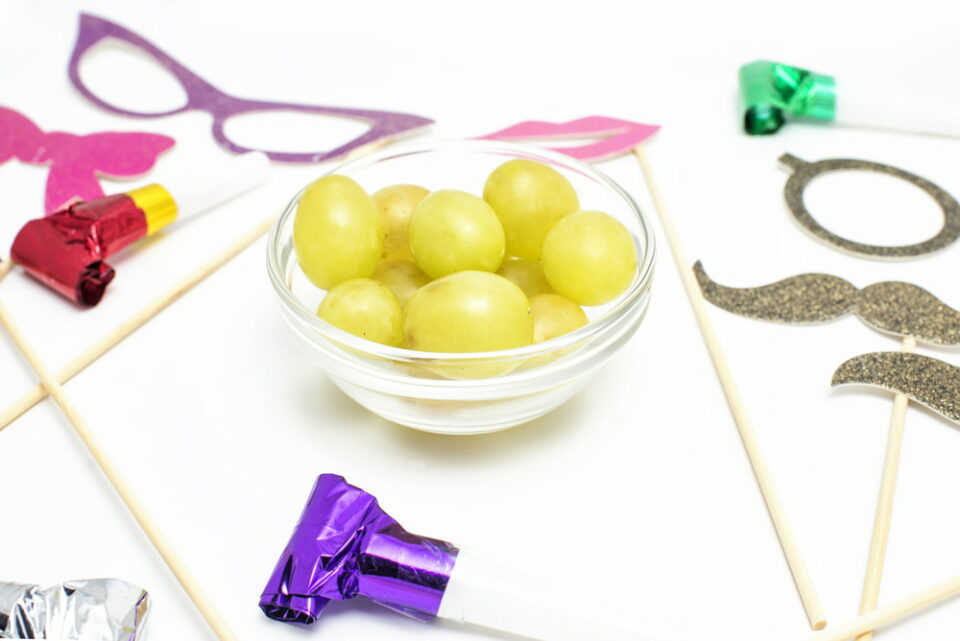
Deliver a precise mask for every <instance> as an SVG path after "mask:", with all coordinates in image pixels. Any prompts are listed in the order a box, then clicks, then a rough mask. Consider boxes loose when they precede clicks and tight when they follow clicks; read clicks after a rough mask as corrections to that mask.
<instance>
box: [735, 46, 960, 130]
mask: <svg viewBox="0 0 960 641" xmlns="http://www.w3.org/2000/svg"><path fill="white" fill-rule="evenodd" d="M740 94H741V96H742V98H743V103H744V108H745V112H744V117H743V128H744V130H745V131H746V132H747V133H748V134H750V135H753V136H763V135H769V134H773V133H776V132H777V131H779V130H780V129H781V128H782V127H783V126H784V124H786V123H787V122H788V121H790V120H798V121H806V122H810V123H833V124H835V125H842V126H849V127H861V128H863V127H865V128H871V129H884V130H888V131H900V132H909V133H921V134H931V135H937V136H947V137H950V138H960V104H945V103H943V102H942V101H938V100H936V99H935V98H931V97H923V96H917V95H916V94H915V92H911V91H909V90H900V91H898V90H897V89H896V88H895V87H892V86H890V85H889V83H888V84H885V85H884V86H882V87H880V86H877V83H873V84H870V83H863V82H860V83H856V82H848V81H847V80H846V79H844V80H842V81H840V82H838V81H837V80H836V79H835V78H834V77H833V76H828V75H826V74H822V73H816V72H814V71H810V70H809V69H803V68H801V67H795V66H793V65H788V64H784V63H782V62H771V61H769V60H757V61H756V62H751V63H749V64H745V65H743V66H742V67H740Z"/></svg>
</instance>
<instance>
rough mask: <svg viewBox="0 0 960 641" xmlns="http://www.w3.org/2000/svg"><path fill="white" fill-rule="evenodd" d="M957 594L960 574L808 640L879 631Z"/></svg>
mask: <svg viewBox="0 0 960 641" xmlns="http://www.w3.org/2000/svg"><path fill="white" fill-rule="evenodd" d="M957 595H960V576H956V577H953V578H952V579H948V580H946V581H944V582H943V583H938V584H937V585H935V586H933V587H932V588H927V589H926V590H921V591H920V592H917V593H916V594H913V595H911V596H908V597H904V598H903V599H900V600H899V601H894V602H893V603H890V604H888V605H885V606H883V607H880V608H878V609H876V610H874V611H873V612H870V613H868V614H861V615H860V616H858V617H857V618H855V619H852V620H850V621H848V622H846V623H844V624H842V625H838V626H833V627H831V628H830V629H829V630H824V631H823V632H818V633H817V634H812V635H810V636H809V637H807V639H806V641H848V639H852V638H854V637H856V636H857V635H860V634H863V633H864V632H870V631H876V630H878V629H880V628H882V627H883V626H885V625H889V624H891V623H895V622H897V621H900V620H901V619H905V618H907V617H908V616H910V615H912V614H916V613H917V612H919V611H920V610H923V609H926V608H929V607H931V606H934V605H936V604H938V603H940V602H942V601H944V600H946V599H949V598H951V597H955V596H957Z"/></svg>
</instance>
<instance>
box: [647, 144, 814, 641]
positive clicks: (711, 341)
mask: <svg viewBox="0 0 960 641" xmlns="http://www.w3.org/2000/svg"><path fill="white" fill-rule="evenodd" d="M634 154H635V155H636V157H637V160H639V161H640V167H641V169H642V170H643V176H644V179H645V180H646V183H647V187H648V188H649V190H650V196H651V197H652V199H653V204H654V208H655V209H656V210H657V215H658V216H659V218H660V225H661V226H662V227H663V233H664V235H665V236H666V237H667V243H668V244H669V245H670V251H671V253H672V254H673V260H674V263H675V264H676V267H677V271H678V272H679V273H680V279H681V280H682V281H683V287H684V289H685V290H686V293H687V298H688V299H689V300H690V307H691V308H693V315H694V316H695V317H696V320H697V324H698V325H699V326H700V333H701V334H702V335H703V341H704V343H706V346H707V350H708V351H709V352H710V358H711V359H712V360H713V366H714V368H715V369H716V372H717V377H718V378H719V379H720V385H721V386H722V387H723V393H724V394H725V395H726V397H727V404H728V405H729V406H730V412H731V414H733V419H734V422H735V423H736V425H737V430H738V431H739V432H740V440H741V441H743V447H744V449H745V450H746V452H747V458H748V459H749V460H750V465H751V466H752V467H753V474H754V476H755V477H756V479H757V484H758V485H759V486H760V493H761V494H762V495H763V499H764V501H765V502H766V504H767V511H768V512H769V513H770V519H771V520H772V521H773V527H774V529H775V530H776V532H777V536H778V537H779V539H780V547H782V548H783V554H784V556H785V557H786V559H787V564H788V565H789V566H790V571H791V573H792V574H793V580H794V583H796V586H797V592H799V594H800V600H801V602H802V603H803V608H804V610H805V611H806V613H807V618H808V619H809V620H810V626H811V627H812V628H813V629H814V630H822V629H823V628H824V627H826V625H827V620H826V615H825V614H824V611H823V608H822V607H821V605H820V599H819V597H818V596H817V591H816V589H814V586H813V581H812V579H811V578H810V573H809V571H808V570H807V566H806V564H805V563H804V561H803V556H802V555H801V554H800V548H799V546H798V545H797V541H796V538H795V537H794V535H793V530H792V529H791V528H790V523H789V521H788V519H787V515H786V511H785V510H784V507H783V503H782V501H781V500H780V495H779V494H778V493H777V490H776V487H775V486H774V483H773V477H772V475H771V474H770V469H769V468H768V467H767V463H766V459H765V458H764V456H763V453H762V452H761V450H760V444H759V442H758V440H757V436H756V433H755V432H754V430H753V426H752V425H751V424H750V420H749V419H748V417H747V412H746V408H745V407H744V404H743V399H741V397H740V392H739V391H738V390H737V386H736V383H735V382H734V379H733V373H732V372H731V370H730V365H729V364H728V363H727V359H726V356H724V354H723V349H722V348H721V347H720V341H719V339H718V338H717V334H716V332H715V331H714V329H713V324H712V323H711V322H710V317H709V316H708V315H707V309H706V303H705V302H704V299H703V294H702V293H701V291H700V285H699V284H698V283H697V277H696V275H695V274H694V272H693V268H692V266H691V264H690V263H689V262H688V261H687V258H686V256H685V255H684V253H683V246H682V244H681V243H680V236H679V234H678V233H677V229H676V227H675V226H674V224H673V220H672V218H671V217H670V215H669V213H668V211H667V208H666V205H665V203H664V200H663V196H662V194H661V193H660V189H659V187H658V186H657V183H656V181H655V180H654V178H653V172H652V170H651V168H650V163H649V162H648V160H647V154H646V151H645V149H644V146H643V145H638V146H637V147H635V148H634Z"/></svg>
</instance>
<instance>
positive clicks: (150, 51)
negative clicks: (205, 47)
mask: <svg viewBox="0 0 960 641" xmlns="http://www.w3.org/2000/svg"><path fill="white" fill-rule="evenodd" d="M109 38H112V39H115V40H120V41H122V42H125V43H127V44H129V45H131V46H133V47H136V48H137V49H139V50H140V51H142V52H143V53H144V54H145V55H148V56H150V57H151V58H153V59H154V60H155V61H156V62H157V64H159V65H160V66H162V67H163V68H165V69H166V70H167V71H169V72H170V73H171V74H173V76H174V77H175V78H176V79H177V80H178V81H179V82H180V85H181V86H182V87H183V90H184V91H185V92H186V94H187V103H186V104H185V105H183V106H182V107H179V108H177V109H172V110H168V111H161V112H156V113H150V112H141V111H131V110H129V109H124V108H123V107H120V106H117V105H114V104H111V103H110V102H107V101H106V100H104V99H103V98H101V97H99V96H98V95H97V94H96V93H94V91H93V90H91V89H90V87H88V86H87V84H86V83H85V82H84V81H83V78H82V77H81V75H80V61H81V59H82V58H83V56H84V55H85V54H86V53H87V52H88V51H89V50H90V49H91V48H92V47H93V46H94V45H96V44H97V43H99V42H100V41H102V40H104V39H109ZM69 75H70V82H72V83H73V86H74V87H76V88H77V91H79V92H80V93H81V94H83V96H84V97H85V98H87V99H88V100H90V101H91V102H93V103H94V104H96V105H98V106H100V107H102V108H103V109H106V110H108V111H112V112H113V113H117V114H121V115H124V116H134V117H137V118H160V117H162V116H172V115H173V114H178V113H183V112H185V111H191V110H194V109H196V110H200V111H206V112H207V113H209V114H210V115H211V116H213V137H214V138H215V139H216V141H217V143H219V144H220V145H221V146H222V147H225V148H226V149H229V150H230V151H235V152H238V153H246V152H248V151H262V152H263V153H265V154H267V156H269V157H270V159H271V160H275V161H279V162H303V163H319V162H323V161H325V160H331V159H333V158H337V157H340V156H344V155H346V154H348V153H351V152H354V151H356V150H358V149H360V148H361V147H366V146H367V145H372V144H373V143H377V142H380V143H383V142H385V141H386V140H389V139H391V138H396V137H397V136H399V135H401V134H405V133H407V132H410V131H412V130H414V129H419V128H422V127H425V126H427V125H429V124H432V123H433V121H432V120H430V119H429V118H424V117H422V116H415V115H413V114H405V113H397V112H393V111H376V110H372V109H348V108H345V107H326V106H322V105H303V104H293V103H287V102H267V101H263V100H247V99H245V98H237V97H235V96H231V95H229V94H227V93H224V92H223V91H220V90H219V89H217V88H216V87H214V86H213V85H212V84H210V83H209V82H207V81H206V80H204V79H203V78H201V77H200V76H198V75H197V74H195V73H193V72H192V71H190V70H189V69H187V68H186V67H185V66H183V65H182V64H180V63H179V62H177V61H176V60H174V59H173V57H172V56H170V55H169V54H167V53H166V52H165V51H163V50H162V49H160V48H159V47H157V46H156V45H154V44H153V43H151V42H149V41H148V40H146V39H145V38H142V37H140V36H139V35H137V34H135V33H134V32H132V31H130V30H129V29H126V28H124V27H122V26H120V25H118V24H117V23H115V22H111V21H109V20H107V19H105V18H100V17H97V16H93V15H90V14H88V13H81V14H80V31H79V33H78V34H77V43H76V45H75V46H74V49H73V55H72V56H71V57H70V66H69ZM265 111H295V112H300V113H314V114H320V115H325V116H334V117H339V118H349V119H353V120H362V121H364V122H367V123H369V124H370V129H368V130H367V131H366V132H365V133H363V134H361V135H360V136H358V137H356V138H354V139H353V140H350V141H349V142H347V143H345V144H343V145H340V146H339V147H336V148H334V149H329V150H325V151H316V152H307V153H300V152H285V151H270V150H267V149H251V148H249V147H245V146H243V145H239V144H237V143H235V142H233V141H232V140H230V139H229V138H228V137H227V134H226V132H225V131H224V126H225V124H226V121H227V119H228V118H231V117H232V116H238V115H240V114H247V113H253V112H265Z"/></svg>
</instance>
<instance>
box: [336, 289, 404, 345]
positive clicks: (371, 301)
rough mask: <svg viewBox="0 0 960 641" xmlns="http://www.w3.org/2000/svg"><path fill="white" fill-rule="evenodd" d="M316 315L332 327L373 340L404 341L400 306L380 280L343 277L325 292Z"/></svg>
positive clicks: (387, 342)
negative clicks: (344, 279) (342, 279)
mask: <svg viewBox="0 0 960 641" xmlns="http://www.w3.org/2000/svg"><path fill="white" fill-rule="evenodd" d="M317 316H319V317H320V318H322V319H323V320H325V321H327V322H328V323H330V324H331V325H333V326H334V327H339V328H340V329H342V330H344V331H346V332H350V333H351V334H355V335H357V336H359V337H361V338H365V339H367V340H368V341H373V342H375V343H382V344H384V345H392V346H393V347H400V346H402V345H403V310H402V309H401V308H400V303H399V302H397V298H396V296H394V295H393V293H392V292H391V291H390V289H389V288H388V287H387V286H386V285H384V284H383V283H378V282H377V281H375V280H370V279H369V278H354V279H352V280H348V281H344V282H342V283H340V284H339V285H337V286H336V287H334V288H333V289H331V290H330V291H329V292H327V295H326V296H324V298H323V302H321V303H320V308H319V309H318V310H317Z"/></svg>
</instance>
